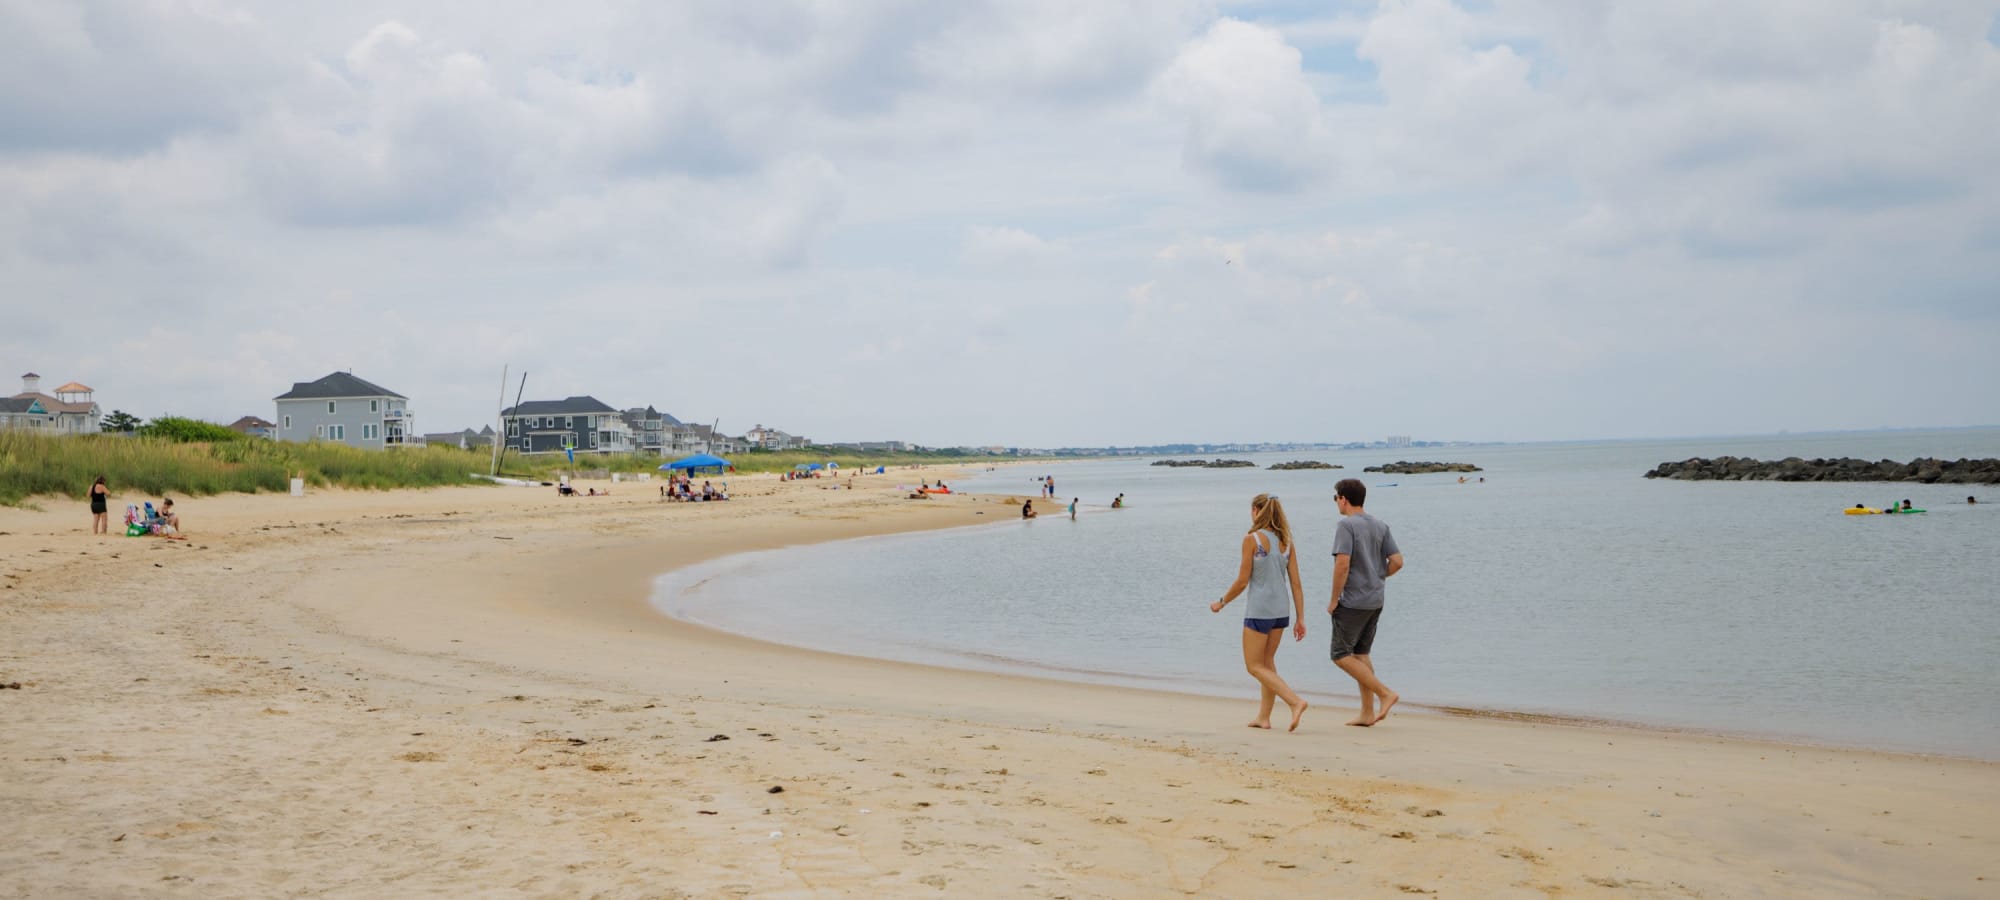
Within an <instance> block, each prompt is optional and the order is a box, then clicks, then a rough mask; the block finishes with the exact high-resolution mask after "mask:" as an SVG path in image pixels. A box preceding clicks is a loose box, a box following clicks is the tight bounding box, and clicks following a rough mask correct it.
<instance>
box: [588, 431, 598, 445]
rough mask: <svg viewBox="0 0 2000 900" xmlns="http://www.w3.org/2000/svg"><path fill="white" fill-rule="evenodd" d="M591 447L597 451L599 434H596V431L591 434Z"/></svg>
mask: <svg viewBox="0 0 2000 900" xmlns="http://www.w3.org/2000/svg"><path fill="white" fill-rule="evenodd" d="M590 446H591V447H592V448H593V449H595V448H596V447H597V432H595V431H593V432H591V433H590Z"/></svg>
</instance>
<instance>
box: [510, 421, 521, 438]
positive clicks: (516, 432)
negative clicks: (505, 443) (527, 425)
mask: <svg viewBox="0 0 2000 900" xmlns="http://www.w3.org/2000/svg"><path fill="white" fill-rule="evenodd" d="M507 436H508V437H520V436H521V423H520V421H518V420H516V421H511V422H508V423H507Z"/></svg>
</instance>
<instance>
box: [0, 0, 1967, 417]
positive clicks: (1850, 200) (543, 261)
mask: <svg viewBox="0 0 2000 900" xmlns="http://www.w3.org/2000/svg"><path fill="white" fill-rule="evenodd" d="M1996 11H2000V2H1989V0H1955V2H1953V0H1937V2H1928V0H1910V2H1888V0H1880V2H1871V0H1759V2H1747V3H1746V2H1740V0H1694V2H1674V3H1662V2H1658V0H1635V2H1613V0H1546V2H1516V0H1491V2H1471V0H1467V2H1461V3H1458V4H1453V3H1451V2H1448V0H1388V2H1382V3H1380V4H1376V3H1339V2H1320V3H1247V2H1246V3H1231V2H1221V3H1175V2H1167V0H1135V2H1092V0H1083V2H1078V0H1060V2H1053V0H1052V2H1009V3H975V2H952V3H935V2H921V0H918V2H843V3H834V2H796V3H786V2H776V0H759V2H755V3H745V2H713V3H655V2H634V3H614V4H600V3H585V2H576V3H565V4H556V5H550V4H546V3H528V2H494V0H477V2H466V3H447V2H424V3H380V2H369V0H353V2H342V3H318V4H300V3H293V2H272V3H254V2H238V0H185V2H168V0H158V2H143V3H141V2H128V0H115V2H102V3H99V2H73V0H71V2H48V0H0V298H4V304H5V313H6V315H5V317H4V324H0V364H4V365H7V366H12V367H13V370H12V371H10V372H7V373H5V375H4V377H10V378H11V376H12V375H14V374H18V373H19V372H25V371H28V370H31V369H32V370H34V371H36V372H39V373H41V374H42V375H43V376H44V386H45V387H49V386H53V385H55V384H59V383H62V382H66V381H71V380H77V381H82V382H85V383H87V384H89V385H91V386H93V387H95V388H97V390H98V399H99V402H100V403H102V404H103V405H104V408H105V409H106V411H109V410H111V409H113V408H117V409H123V410H127V411H130V412H132V413H135V414H137V415H139V416H141V417H151V416H154V415H157V414H161V413H165V412H172V413H177V414H184V415H194V416H200V417H204V418H210V419H215V420H218V421H223V422H228V421H231V420H233V419H235V418H236V417H237V416H240V415H244V414H253V413H254V414H259V415H263V416H265V417H266V418H269V417H270V416H271V415H272V414H273V412H272V407H273V404H272V402H271V398H272V397H274V396H275V395H277V394H279V393H281V392H283V391H285V390H287V389H288V388H289V387H290V386H291V384H292V382H294V381H305V380H311V379H315V378H318V377H320V376H323V375H325V374H327V373H328V372H331V371H334V370H336V369H351V370H352V371H353V372H354V374H356V375H359V376H361V377H363V378H366V379H369V380H371V381H374V382H377V383H379V384H382V385H384V386H387V387H389V388H391V389H393V390H396V391H398V392H400V393H403V394H406V395H408V396H409V397H410V398H411V406H412V408H413V409H414V410H415V413H416V416H417V422H418V425H419V428H420V430H423V431H444V430H452V429H457V428H462V427H465V426H468V425H470V426H477V425H480V424H485V423H489V422H491V421H492V419H493V416H494V411H495V405H496V404H495V401H496V399H497V395H498V392H499V387H500V385H499V380H500V368H501V365H502V364H503V363H507V364H511V365H512V366H513V371H514V372H515V373H516V375H518V374H519V373H520V372H522V371H523V370H526V371H527V372H528V397H529V399H537V398H542V399H547V398H560V397H563V396H567V395H571V394H591V395H595V396H596V397H598V398H599V399H601V400H604V401H605V402H607V403H610V404H612V405H614V406H618V407H621V408H622V407H626V406H634V405H645V404H648V403H651V404H655V405H657V406H658V407H659V408H661V409H663V410H666V411H668V412H671V413H673V414H675V415H678V416H680V417H682V418H684V419H688V420H694V421H703V422H707V421H712V420H717V419H719V420H720V421H721V425H722V427H723V429H724V430H725V431H729V432H732V433H741V432H742V431H744V430H746V429H748V428H749V427H750V426H752V425H754V424H758V423H762V424H765V425H769V426H772V427H777V428H783V429H785V430H787V431H791V432H794V433H801V434H806V435H809V436H811V437H813V438H815V439H818V440H826V441H831V440H881V439H901V440H909V441H917V442H922V443H935V444H961V443H966V444H988V443H1004V444H1015V445H1031V446H1049V445H1097V444H1107V443H1119V444H1132V443H1153V442H1162V441H1172V440H1217V441H1220V440H1353V439H1374V438H1379V437H1381V436H1383V435H1387V434H1411V435H1416V436H1418V437H1420V438H1421V437H1429V438H1468V439H1501V440H1535V439H1560V438H1578V437H1626V436H1648V435H1677V434H1713V433H1730V432H1770V431H1777V430H1779V429H1793V430H1804V429H1817V428H1848V427H1873V426H1877V425H1894V426H1914V425H1963V424H1982V423H1994V422H1996V421H2000V412H1996V410H2000V403H1996V400H1995V394H1994V390H1995V388H1996V386H2000V48H1997V47H1996V43H1995V42H1996V41H2000V28H1996V25H1995V15H1996ZM5 384H13V382H6V383H5ZM0 386H4V385H0ZM14 389H15V390H18V388H14ZM509 390H510V392H511V390H512V388H511V387H510V388H509ZM9 392H10V393H11V391H9Z"/></svg>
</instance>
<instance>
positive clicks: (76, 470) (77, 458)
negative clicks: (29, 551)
mask: <svg viewBox="0 0 2000 900" xmlns="http://www.w3.org/2000/svg"><path fill="white" fill-rule="evenodd" d="M160 421H165V420H155V422H154V424H155V425H157V424H159V422H160ZM200 424H207V423H200ZM149 427H151V426H149ZM210 427H214V428H221V429H222V430H223V431H224V432H227V433H228V434H230V435H231V436H232V437H231V438H229V439H224V440H217V441H183V440H177V439H173V438H168V437H150V436H144V435H141V436H135V437H119V436H116V435H39V434H34V433H31V432H26V431H22V430H19V429H0V504H6V505H9V506H13V505H18V504H20V503H21V502H22V501H23V500H24V499H26V498H28V497H32V496H35V495H38V494H51V495H58V496H64V497H73V498H76V499H83V498H84V496H85V495H86V494H87V493H88V491H89V489H90V483H91V482H92V481H94V480H96V478H97V477H98V476H99V475H102V476H104V478H105V480H106V481H107V482H108V483H109V484H110V485H111V489H112V490H113V491H115V492H118V493H121V494H124V493H127V492H132V491H137V492H140V493H145V494H151V495H154V496H161V495H167V494H172V495H180V496H203V495H207V494H222V493H230V492H243V493H255V492H257V491H283V490H287V489H288V488H289V485H290V479H291V478H292V477H293V476H297V477H302V478H304V479H305V480H306V482H307V483H308V484H313V485H318V486H328V485H332V486H339V487H349V488H371V489H382V488H399V487H432V486H437V485H449V484H481V483H483V482H478V481H474V480H472V479H470V478H467V477H466V476H467V475H468V474H469V473H472V472H484V471H486V469H487V466H488V465H489V464H490V463H491V460H492V457H491V456H490V455H489V454H488V453H486V452H484V451H478V450H460V449H458V448H456V447H410V448H403V449H397V450H357V449H354V448H352V447H348V446H345V445H341V444H328V443H320V442H315V443H310V444H291V443H280V442H276V441H268V440H262V439H250V438H245V437H244V436H243V435H240V434H237V433H236V432H233V431H229V429H227V428H222V426H220V425H212V426H210ZM166 433H168V434H179V433H184V432H180V431H175V430H172V429H169V430H168V431H167V432H166ZM185 433H194V432H193V431H189V432H185Z"/></svg>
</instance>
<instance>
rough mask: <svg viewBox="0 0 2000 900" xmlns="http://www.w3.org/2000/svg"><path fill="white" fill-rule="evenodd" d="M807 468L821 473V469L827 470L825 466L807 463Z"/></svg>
mask: <svg viewBox="0 0 2000 900" xmlns="http://www.w3.org/2000/svg"><path fill="white" fill-rule="evenodd" d="M806 468H808V469H811V470H813V471H815V472H817V471H819V470H820V469H824V468H826V467H825V466H822V465H820V464H819V463H807V464H806Z"/></svg>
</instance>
